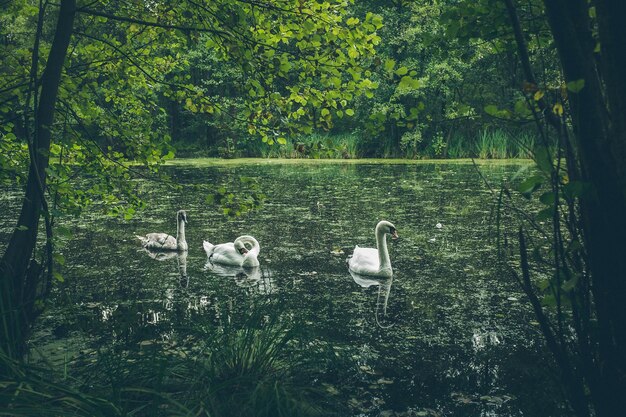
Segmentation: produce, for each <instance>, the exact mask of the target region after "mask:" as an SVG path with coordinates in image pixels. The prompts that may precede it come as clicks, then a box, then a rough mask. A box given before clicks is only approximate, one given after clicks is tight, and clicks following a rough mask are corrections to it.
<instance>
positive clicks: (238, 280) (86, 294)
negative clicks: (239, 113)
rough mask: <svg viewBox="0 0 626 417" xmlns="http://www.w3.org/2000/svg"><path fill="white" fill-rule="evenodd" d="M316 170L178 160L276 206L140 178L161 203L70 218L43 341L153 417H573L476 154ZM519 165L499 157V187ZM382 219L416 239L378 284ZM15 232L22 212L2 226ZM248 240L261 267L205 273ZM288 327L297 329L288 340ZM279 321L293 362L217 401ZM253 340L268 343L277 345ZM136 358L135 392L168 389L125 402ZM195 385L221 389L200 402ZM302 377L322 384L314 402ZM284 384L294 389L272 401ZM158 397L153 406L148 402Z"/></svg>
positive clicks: (313, 166)
mask: <svg viewBox="0 0 626 417" xmlns="http://www.w3.org/2000/svg"><path fill="white" fill-rule="evenodd" d="M300 162H301V161H289V162H287V163H285V162H284V161H273V160H263V161H259V160H254V161H245V162H243V163H241V162H240V161H234V162H233V161H226V162H219V163H218V162H216V161H213V160H206V161H200V160H194V161H191V162H187V161H174V162H172V163H171V165H170V166H168V167H165V170H166V171H167V173H168V174H169V175H170V176H171V177H173V178H175V179H176V180H177V181H179V182H181V183H184V184H188V185H190V184H195V185H221V184H227V185H228V188H229V191H230V192H233V193H237V187H238V180H239V178H240V177H241V176H246V177H252V178H255V179H257V180H258V184H259V187H260V189H261V190H262V192H263V193H264V194H265V195H266V199H265V201H264V203H263V205H262V207H261V208H260V209H258V210H255V211H251V212H248V213H246V214H245V215H243V216H240V217H236V218H229V217H227V216H225V215H223V214H222V213H221V212H220V211H218V210H216V208H215V207H214V206H212V205H210V204H208V203H207V202H206V199H205V195H203V194H202V193H199V192H194V193H186V192H185V188H183V189H182V190H176V191H171V190H169V189H168V188H167V187H166V186H165V185H160V184H153V183H148V182H146V181H145V180H140V179H137V180H136V181H137V184H138V186H139V187H141V188H142V189H143V192H144V194H145V199H146V202H147V208H146V210H145V211H143V212H142V213H139V214H138V215H137V216H136V217H135V218H134V219H132V220H130V221H122V220H119V219H113V218H101V217H100V216H98V215H97V214H95V213H93V214H91V215H87V216H85V217H83V218H82V219H81V220H80V222H78V223H76V224H75V223H73V222H69V221H67V224H66V226H68V227H71V228H72V229H73V232H74V235H73V238H72V239H71V240H67V241H65V243H64V246H63V247H62V248H61V251H62V254H63V255H64V256H65V259H66V265H67V266H66V268H65V270H64V271H63V274H64V276H65V282H64V283H63V284H60V285H59V286H58V287H57V288H56V289H55V291H54V294H53V299H54V302H53V303H51V306H50V307H49V309H48V310H47V314H46V315H45V316H43V317H41V318H40V320H39V322H38V325H37V330H36V332H35V336H34V338H33V340H32V341H31V345H32V346H33V347H37V348H38V349H40V351H42V352H45V356H46V357H47V358H48V360H49V361H50V362H51V363H52V364H53V366H54V367H57V368H58V367H62V368H63V369H65V372H66V373H67V377H68V378H72V380H74V381H78V382H77V385H78V388H80V387H81V386H82V388H81V389H87V390H89V388H88V387H96V388H98V389H96V388H92V390H94V391H98V392H100V393H103V395H109V396H111V398H113V399H115V400H113V402H114V403H115V404H117V406H118V407H121V408H122V409H125V410H136V413H137V414H139V415H158V414H163V415H176V413H175V412H174V411H175V410H179V409H178V408H176V407H178V406H179V405H180V406H181V407H182V408H181V409H180V410H182V409H189V410H194V412H199V411H201V410H204V411H202V412H205V415H217V416H220V415H237V414H236V413H235V412H233V411H232V410H231V409H230V408H229V407H230V404H233V403H241V404H244V403H245V404H247V405H250V404H252V406H251V407H252V408H246V409H247V410H252V409H255V410H265V411H267V412H270V411H271V410H275V409H276V408H274V409H271V408H264V405H263V404H265V405H267V404H270V403H271V404H274V405H276V406H277V407H283V408H282V409H284V410H291V411H288V412H287V414H283V415H290V414H289V413H291V415H315V413H318V414H319V413H326V415H328V413H332V412H337V413H339V414H340V415H353V416H366V417H370V416H371V417H374V416H416V415H420V416H424V415H430V416H443V415H445V416H466V415H489V416H510V415H524V416H545V415H554V416H558V415H564V411H562V407H561V404H562V402H561V401H560V394H559V393H558V389H557V387H556V385H552V383H551V379H550V375H549V369H550V360H549V356H548V355H547V353H546V352H545V351H544V349H543V347H542V345H541V343H540V338H539V336H538V334H539V332H538V329H537V328H536V324H533V315H532V311H531V310H530V309H529V308H528V307H527V306H526V304H525V302H524V296H523V294H522V293H521V291H520V290H519V289H518V288H517V287H516V286H515V284H514V283H513V282H511V281H509V280H508V279H507V278H506V277H504V276H502V275H501V273H500V271H499V269H498V268H497V264H496V261H495V259H496V243H495V239H494V236H493V227H492V224H493V219H492V218H491V208H490V204H491V203H492V200H491V198H492V197H491V194H490V193H489V192H488V190H487V189H486V188H485V185H484V183H483V180H482V179H481V178H480V177H479V176H478V175H477V173H476V170H475V167H474V166H473V165H472V164H471V163H454V164H450V163H447V162H446V163H445V164H435V163H425V162H416V163H414V162H410V163H403V164H390V163H389V161H385V163H381V162H379V161H373V162H374V163H368V164H362V163H358V162H354V161H349V162H346V163H343V162H342V163H338V162H337V161H329V162H326V161H324V162H321V163H317V162H309V161H307V162H306V163H304V164H302V163H300ZM522 164H525V163H522ZM519 167H520V166H519V165H511V164H503V163H490V164H485V165H481V169H482V171H483V174H484V175H485V176H486V177H487V178H488V179H489V180H490V181H492V182H493V183H494V184H496V186H497V185H498V184H499V183H500V181H502V180H503V179H506V178H512V177H513V176H514V174H515V172H516V171H517V170H518V169H519ZM1 204H3V208H7V207H5V206H8V205H10V204H12V203H10V202H9V201H7V200H2V202H1ZM178 209H185V210H187V213H188V217H189V223H188V225H187V229H188V230H187V241H188V243H189V247H190V249H189V253H188V256H187V257H185V259H184V260H183V259H181V258H180V257H176V256H174V257H171V258H165V259H161V260H159V259H153V258H152V257H150V256H148V254H147V253H145V252H144V251H142V250H141V249H140V247H139V245H138V243H137V242H136V241H135V240H134V239H133V235H134V234H145V233H147V232H151V231H164V232H168V233H174V232H175V230H172V229H171V228H172V225H171V218H172V216H173V213H175V212H176V210H178ZM381 219H386V220H389V221H392V222H393V223H394V224H395V225H396V227H397V228H398V233H399V234H400V239H399V240H397V241H394V242H390V243H389V249H390V255H391V260H392V265H393V268H394V278H393V282H392V283H389V284H388V286H387V287H385V286H384V284H382V283H379V284H371V285H362V283H357V282H356V281H355V280H354V279H353V278H352V276H351V275H350V274H349V273H348V271H347V268H346V266H345V257H346V256H347V255H348V254H350V253H351V252H352V249H353V247H354V245H355V244H358V245H360V246H370V247H373V246H374V245H375V240H374V233H373V229H374V226H375V225H376V223H377V222H378V221H379V220H381ZM438 223H440V224H441V227H437V224H438ZM8 224H9V222H8V218H4V219H3V225H2V226H3V229H2V230H3V232H2V233H3V234H2V236H6V232H5V231H6V228H7V227H8V226H7V225H8ZM244 233H245V234H251V235H253V236H255V237H256V238H257V240H258V241H259V242H260V244H261V253H260V255H259V260H260V262H261V266H262V270H261V271H260V273H259V274H255V275H249V276H247V275H245V274H244V275H241V274H237V275H228V274H217V273H215V272H212V271H211V270H210V269H207V268H206V267H205V265H206V256H205V254H204V252H203V250H202V240H203V239H206V240H210V241H212V242H213V241H215V242H227V241H233V240H234V238H236V237H237V236H239V235H241V234H244ZM183 264H184V271H185V274H183V273H182V272H181V271H182V270H183V269H182V268H181V265H183ZM252 312H254V313H256V314H255V317H256V318H255V319H254V320H253V321H250V316H251V313H252ZM270 323H271V326H270ZM274 326H276V327H274ZM274 328H276V329H281V330H280V331H284V332H287V333H285V334H288V335H289V337H288V338H287V339H285V340H283V339H280V337H278V336H276V334H275V333H272V331H274V330H272V329H274ZM263 331H268V332H269V333H267V334H274V335H275V337H276V338H277V340H281V342H280V343H281V344H280V349H279V350H273V348H272V349H270V353H271V354H270V355H269V357H270V358H271V361H272V363H273V364H274V365H276V366H275V367H274V366H270V367H263V366H260V365H259V363H258V362H254V361H256V359H255V360H254V361H253V362H250V363H254V367H255V369H256V368H258V369H260V370H262V372H259V373H258V374H255V376H254V377H253V378H248V377H245V378H247V379H246V380H245V383H244V382H243V380H242V381H241V382H242V384H241V385H240V388H241V387H248V388H246V389H243V388H242V391H236V393H237V394H236V395H233V396H232V398H231V400H232V401H231V400H229V401H226V402H224V403H216V402H215V399H214V398H213V397H212V396H211V393H215V392H218V391H219V390H220V389H221V388H215V389H213V388H211V387H212V386H214V385H212V384H213V383H212V382H211V381H215V380H217V379H218V377H217V375H218V374H219V375H222V376H223V375H226V374H227V373H228V372H235V371H234V370H231V371H228V372H227V371H224V370H223V369H221V368H220V369H218V368H216V363H215V362H213V364H212V365H211V358H223V357H224V356H223V355H224V354H226V353H225V352H229V349H230V352H231V353H232V354H235V353H236V354H235V357H237V356H239V361H240V362H241V361H243V362H245V360H248V359H249V360H251V361H252V360H253V358H252V357H248V356H246V355H248V353H246V352H245V349H244V350H242V349H239V348H234V347H233V346H239V345H238V343H239V342H237V340H239V341H241V338H242V337H243V338H244V339H245V338H246V337H248V336H249V337H251V339H250V340H252V339H254V338H255V337H256V338H258V337H261V339H262V338H263V336H261V335H262V334H264V333H259V332H263ZM246 335H248V336H246ZM250 335H255V336H254V337H252V336H250ZM250 343H251V346H252V347H251V349H252V351H256V352H258V349H260V348H261V345H263V344H262V343H261V345H259V344H258V343H260V342H258V341H257V342H250ZM255 346H256V347H255ZM263 346H266V347H267V345H263ZM255 349H256V350H255ZM168 352H169V353H168ZM242 355H243V356H242ZM146 358H150V360H151V362H150V361H147V362H146V361H145V359H146ZM174 358H185V360H189V361H191V362H188V364H189V363H191V364H194V363H195V364H196V365H192V368H191V369H196V370H198V372H199V369H205V370H206V369H208V370H209V371H210V372H209V371H207V372H208V373H206V374H204V375H209V377H207V378H208V379H203V378H204V377H202V378H199V379H193V378H192V379H190V380H189V381H187V382H188V384H185V381H184V378H180V376H181V375H186V374H187V373H188V372H189V368H187V370H184V368H181V366H183V365H181V364H180V362H177V361H175V360H174ZM242 358H248V359H245V360H244V359H242ZM222 362H223V363H226V362H227V361H226V360H222ZM130 363H135V364H142V366H141V372H139V371H136V372H135V375H137V376H138V378H137V380H136V381H135V384H134V385H135V386H139V387H142V389H144V390H148V389H149V390H150V393H151V394H150V395H147V394H146V392H147V391H146V392H143V393H138V392H136V391H133V392H134V394H133V395H129V394H128V393H126V394H124V395H122V393H120V392H118V393H117V394H115V392H116V391H115V389H114V381H112V380H109V381H107V380H106V378H104V377H103V375H107V373H106V372H105V373H103V372H102V371H103V369H108V368H107V367H110V369H115V370H116V372H115V373H110V375H117V378H118V379H119V380H120V381H122V380H124V381H127V380H128V375H129V372H131V371H130V369H132V367H131V365H129V364H130ZM150 363H151V365H150ZM200 364H203V365H202V367H200ZM144 365H145V366H144ZM185 366H187V365H185ZM194 366H196V367H195V368H194ZM236 369H241V368H236ZM218 370H219V372H218ZM203 372H204V371H203ZM229 375H230V374H229ZM139 376H141V377H140V378H139ZM272 376H273V377H272ZM287 376H288V377H287ZM231 377H232V375H231ZM231 379H232V378H226V379H225V380H229V381H230V380H231ZM236 379H237V378H235V380H236ZM146 381H152V382H151V383H150V384H148V383H147V382H146ZM201 381H203V382H201ZM279 381H283V382H284V384H283V383H281V384H282V385H276V384H279ZM107 383H108V385H107ZM81 384H82V385H81ZM194 384H201V386H202V387H203V389H205V388H206V389H207V391H202V390H200V391H199V392H206V393H207V394H206V396H204V397H202V398H200V397H199V396H194V395H182V393H184V392H189V390H193V389H194V386H196V385H194ZM268 384H269V385H268ZM126 385H128V384H126ZM107 386H108V387H110V388H109V391H107V389H105V387H107ZM298 387H307V388H308V389H310V390H311V391H307V393H306V395H305V394H304V392H305V391H301V392H302V393H303V394H302V395H301V396H300V395H296V393H297V392H300V391H298ZM270 388H271V389H270ZM268 390H269V391H271V390H273V391H272V392H274V393H277V392H278V393H279V394H277V395H278V396H277V397H271V399H270V397H268V396H267V392H266V391H268ZM250 392H256V394H257V395H256V396H254V395H252V396H250ZM157 393H170V394H169V396H168V397H167V398H166V399H167V401H170V400H171V401H175V403H167V401H165V400H159V401H157V400H155V398H156V395H157ZM264 393H265V394H264ZM153 394H154V395H153ZM159 398H160V397H159ZM282 400H284V402H281V401H282ZM116 401H117V402H116ZM142 401H143V402H144V403H142ZM146 402H147V403H150V404H152V405H151V406H149V407H148V406H146V408H145V410H143V409H141V408H140V404H144V405H145V404H146ZM174 404H176V406H174ZM310 404H316V406H312V405H310ZM317 405H320V406H321V407H317ZM137 410H143V411H137ZM148 410H150V412H154V413H156V414H150V412H148ZM229 410H230V411H229ZM268 410H270V411H268ZM250 412H252V411H250ZM258 413H259V414H258V415H265V414H262V413H261V411H258ZM307 413H310V414H307ZM268 415H269V414H268Z"/></svg>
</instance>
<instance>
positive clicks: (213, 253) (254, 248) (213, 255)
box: [202, 235, 261, 267]
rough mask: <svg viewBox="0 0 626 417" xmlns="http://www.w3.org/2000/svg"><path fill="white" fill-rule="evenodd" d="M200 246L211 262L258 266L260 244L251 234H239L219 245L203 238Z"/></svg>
mask: <svg viewBox="0 0 626 417" xmlns="http://www.w3.org/2000/svg"><path fill="white" fill-rule="evenodd" d="M246 244H247V245H246ZM202 247H203V248H204V251H205V252H206V254H207V256H208V257H209V261H210V262H211V263H217V264H223V265H232V266H243V267H255V266H259V260H258V256H259V252H260V251H261V246H260V245H259V242H257V240H256V239H255V238H253V237H252V236H247V235H244V236H239V237H238V238H237V239H235V241H234V242H228V243H221V244H219V245H213V244H212V243H209V242H207V241H206V240H205V241H203V242H202Z"/></svg>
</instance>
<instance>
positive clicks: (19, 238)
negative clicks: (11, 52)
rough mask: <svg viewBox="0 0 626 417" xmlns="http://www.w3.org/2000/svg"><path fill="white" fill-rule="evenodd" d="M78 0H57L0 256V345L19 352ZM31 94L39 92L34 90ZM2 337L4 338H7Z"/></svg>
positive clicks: (35, 277) (37, 276)
mask: <svg viewBox="0 0 626 417" xmlns="http://www.w3.org/2000/svg"><path fill="white" fill-rule="evenodd" d="M75 9H76V0H61V7H60V9H59V16H58V20H57V25H56V30H55V34H54V39H53V41H52V46H51V48H50V53H49V55H48V60H47V63H46V67H45V69H44V71H43V74H42V76H41V92H40V96H39V106H38V108H37V112H36V114H35V126H34V132H35V133H34V138H33V142H32V144H31V146H32V152H31V160H30V168H29V173H28V180H27V183H26V190H25V195H24V199H23V203H22V209H21V212H20V215H19V219H18V227H17V228H16V229H15V230H14V231H13V234H12V235H11V239H10V240H9V244H8V246H7V249H6V251H5V253H4V256H3V257H2V260H1V261H0V280H1V283H0V289H1V290H2V294H1V295H0V313H1V315H2V317H1V318H2V321H1V322H0V323H2V324H1V326H2V327H0V329H2V330H4V332H3V333H4V334H3V335H2V336H3V338H2V339H0V340H5V341H4V342H0V348H3V349H4V350H5V352H6V353H7V354H9V355H11V356H14V357H18V356H19V354H20V352H19V351H20V349H19V347H20V346H21V344H22V342H23V341H24V338H25V336H26V331H27V329H28V327H29V325H30V322H31V320H32V312H33V306H34V302H35V293H36V289H37V287H38V282H37V280H39V279H40V276H41V275H40V274H39V273H35V271H34V270H36V269H37V268H35V266H36V264H35V263H33V264H32V266H33V268H34V269H33V270H32V271H31V273H29V271H28V269H29V264H31V257H32V255H33V252H34V250H35V246H36V243H37V232H38V228H39V218H40V216H41V210H42V201H43V198H44V195H43V193H44V191H45V185H46V168H47V167H48V162H49V152H50V140H51V135H52V134H51V133H52V132H51V127H52V123H53V121H54V110H55V106H56V100H57V93H58V90H59V83H60V80H61V73H62V70H63V64H64V62H65V57H66V54H67V48H68V45H69V42H70V37H71V34H72V27H73V24H74V16H75ZM34 93H35V94H36V93H37V92H34ZM5 338H6V339H5Z"/></svg>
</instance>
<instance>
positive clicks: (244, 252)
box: [239, 248, 248, 255]
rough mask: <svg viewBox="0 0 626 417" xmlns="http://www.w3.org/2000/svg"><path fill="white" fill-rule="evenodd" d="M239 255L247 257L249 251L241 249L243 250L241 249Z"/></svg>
mask: <svg viewBox="0 0 626 417" xmlns="http://www.w3.org/2000/svg"><path fill="white" fill-rule="evenodd" d="M239 253H240V254H242V255H245V254H246V253H248V249H246V248H241V249H239Z"/></svg>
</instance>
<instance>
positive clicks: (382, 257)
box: [346, 220, 398, 277]
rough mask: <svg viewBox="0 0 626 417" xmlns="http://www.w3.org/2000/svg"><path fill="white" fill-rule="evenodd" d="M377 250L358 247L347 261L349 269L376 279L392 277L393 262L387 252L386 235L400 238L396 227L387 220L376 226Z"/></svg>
mask: <svg viewBox="0 0 626 417" xmlns="http://www.w3.org/2000/svg"><path fill="white" fill-rule="evenodd" d="M375 233H376V249H374V248H360V247H359V245H357V246H356V247H355V248H354V252H353V253H352V255H350V256H349V257H348V259H347V260H346V262H347V264H348V269H349V270H350V271H352V272H355V273H357V274H359V275H369V276H375V277H391V276H392V275H393V271H392V270H391V260H390V259H389V252H388V251H387V239H386V235H387V234H390V235H391V237H392V238H393V239H397V238H398V232H397V230H396V227H395V226H394V225H393V224H391V223H389V222H388V221H386V220H381V221H380V222H378V224H377V225H376V232H375Z"/></svg>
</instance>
